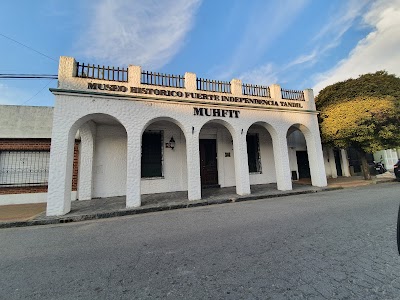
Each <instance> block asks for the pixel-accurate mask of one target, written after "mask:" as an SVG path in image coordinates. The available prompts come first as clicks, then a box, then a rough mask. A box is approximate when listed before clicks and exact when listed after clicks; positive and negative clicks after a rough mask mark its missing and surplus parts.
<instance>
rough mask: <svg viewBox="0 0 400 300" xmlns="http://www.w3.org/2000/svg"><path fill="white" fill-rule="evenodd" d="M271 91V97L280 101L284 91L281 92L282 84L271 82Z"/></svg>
mask: <svg viewBox="0 0 400 300" xmlns="http://www.w3.org/2000/svg"><path fill="white" fill-rule="evenodd" d="M269 92H270V94H271V99H273V100H276V101H280V100H282V92H281V86H280V85H278V84H271V85H270V86H269Z"/></svg>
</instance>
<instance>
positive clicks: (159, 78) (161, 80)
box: [140, 71, 185, 88]
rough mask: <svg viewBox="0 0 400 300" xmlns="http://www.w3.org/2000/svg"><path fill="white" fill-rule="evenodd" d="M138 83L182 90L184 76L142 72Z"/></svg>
mask: <svg viewBox="0 0 400 300" xmlns="http://www.w3.org/2000/svg"><path fill="white" fill-rule="evenodd" d="M140 82H141V83H142V84H149V85H159V86H167V87H176V88H184V87H185V76H182V75H169V74H162V73H156V72H149V71H142V75H141V78H140Z"/></svg>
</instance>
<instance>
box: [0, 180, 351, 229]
mask: <svg viewBox="0 0 400 300" xmlns="http://www.w3.org/2000/svg"><path fill="white" fill-rule="evenodd" d="M341 189H343V187H328V188H323V189H321V190H307V191H298V192H286V193H281V194H272V195H271V194H268V195H257V196H243V197H235V198H230V199H217V200H197V201H193V202H190V203H170V204H166V205H161V206H150V207H138V208H135V209H125V210H118V211H112V212H100V213H94V214H87V215H80V216H70V217H63V216H61V217H53V218H47V219H38V220H27V221H14V222H2V223H0V229H2V228H14V227H27V226H39V225H54V224H65V223H72V222H82V221H89V220H99V219H107V218H115V217H122V216H131V215H140V214H145V213H151V212H158V211H167V210H176V209H184V208H192V207H200V206H208V205H217V204H229V203H236V202H244V201H252V200H260V199H271V198H280V197H288V196H296V195H303V194H313V193H320V192H329V191H335V190H341Z"/></svg>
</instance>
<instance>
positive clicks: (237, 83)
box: [231, 79, 243, 96]
mask: <svg viewBox="0 0 400 300" xmlns="http://www.w3.org/2000/svg"><path fill="white" fill-rule="evenodd" d="M231 93H232V95H237V96H242V95H243V92H242V81H241V80H240V79H232V80H231Z"/></svg>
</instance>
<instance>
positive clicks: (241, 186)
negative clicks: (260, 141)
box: [232, 129, 250, 195]
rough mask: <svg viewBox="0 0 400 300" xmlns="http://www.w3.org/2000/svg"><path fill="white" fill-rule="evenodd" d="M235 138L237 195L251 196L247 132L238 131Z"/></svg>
mask: <svg viewBox="0 0 400 300" xmlns="http://www.w3.org/2000/svg"><path fill="white" fill-rule="evenodd" d="M238 130H239V132H235V135H234V136H232V138H233V151H234V158H235V180H236V194H238V195H249V194H250V175H249V165H248V158H247V142H246V132H247V130H246V132H245V131H244V129H238Z"/></svg>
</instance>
